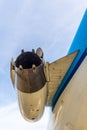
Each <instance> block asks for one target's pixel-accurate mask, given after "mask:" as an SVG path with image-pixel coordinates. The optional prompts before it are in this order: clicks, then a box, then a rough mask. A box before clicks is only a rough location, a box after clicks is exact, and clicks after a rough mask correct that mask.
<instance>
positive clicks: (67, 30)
mask: <svg viewBox="0 0 87 130" xmlns="http://www.w3.org/2000/svg"><path fill="white" fill-rule="evenodd" d="M86 8H87V1H86V0H72V1H70V0H0V59H1V60H0V129H1V130H7V129H9V130H15V129H20V130H29V129H30V130H47V124H48V122H49V118H50V110H49V108H46V110H45V112H44V115H43V117H42V119H41V120H40V121H39V122H37V123H34V124H30V123H28V122H27V121H25V120H24V119H23V118H22V116H21V114H20V112H19V109H18V105H17V99H16V93H15V91H14V89H13V86H12V83H11V80H10V69H9V68H10V61H11V58H12V57H14V58H16V57H17V56H18V55H19V54H20V51H21V49H24V50H25V51H28V50H29V51H31V50H32V48H34V49H36V48H37V47H41V48H42V49H43V51H44V58H45V61H49V62H52V61H54V60H56V59H59V58H60V57H62V56H64V55H66V54H67V51H68V49H69V47H70V44H71V43H72V40H73V37H74V35H75V33H76V31H77V28H78V26H79V24H80V21H81V19H82V16H83V14H84V12H85V10H86Z"/></svg>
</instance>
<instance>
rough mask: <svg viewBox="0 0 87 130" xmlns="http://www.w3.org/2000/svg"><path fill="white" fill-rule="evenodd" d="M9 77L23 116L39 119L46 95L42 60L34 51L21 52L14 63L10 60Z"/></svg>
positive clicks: (32, 119)
mask: <svg viewBox="0 0 87 130" xmlns="http://www.w3.org/2000/svg"><path fill="white" fill-rule="evenodd" d="M13 75H14V76H15V77H14V76H13ZM11 77H12V81H13V84H14V87H15V89H16V92H17V97H18V103H19V108H20V111H21V113H22V115H23V117H24V118H25V119H26V120H29V121H36V120H38V119H40V117H41V116H42V115H43V112H44V108H45V103H46V97H47V87H46V79H45V75H44V63H43V60H42V59H41V58H40V57H39V56H38V55H37V54H36V53H35V52H22V53H21V54H20V55H19V56H18V57H17V59H16V61H15V62H14V65H13V62H11ZM13 77H14V78H13Z"/></svg>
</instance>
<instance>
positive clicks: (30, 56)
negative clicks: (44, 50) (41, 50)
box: [15, 52, 41, 69]
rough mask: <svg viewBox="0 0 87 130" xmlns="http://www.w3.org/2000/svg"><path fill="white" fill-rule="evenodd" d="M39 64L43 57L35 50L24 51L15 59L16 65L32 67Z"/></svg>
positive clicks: (25, 67) (26, 67)
mask: <svg viewBox="0 0 87 130" xmlns="http://www.w3.org/2000/svg"><path fill="white" fill-rule="evenodd" d="M33 64H34V65H35V66H38V65H40V64H41V59H40V58H39V56H38V55H36V54H35V53H33V52H24V53H22V54H21V55H19V56H18V57H17V59H16V61H15V65H16V67H19V65H22V67H23V68H24V69H29V68H32V65H33Z"/></svg>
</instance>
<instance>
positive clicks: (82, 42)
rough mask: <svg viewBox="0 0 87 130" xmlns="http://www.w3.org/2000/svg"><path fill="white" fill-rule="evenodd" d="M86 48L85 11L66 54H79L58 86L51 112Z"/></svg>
mask: <svg viewBox="0 0 87 130" xmlns="http://www.w3.org/2000/svg"><path fill="white" fill-rule="evenodd" d="M86 48H87V10H86V11H85V14H84V16H83V19H82V21H81V23H80V26H79V28H78V30H77V33H76V35H75V38H74V40H73V42H72V45H71V47H70V49H69V52H68V54H71V53H72V52H74V51H77V50H80V52H79V53H78V55H77V57H76V58H75V60H74V62H73V63H72V65H71V67H70V68H69V70H68V72H67V73H66V75H65V77H64V79H63V81H62V83H61V84H60V86H59V88H58V90H57V92H56V94H55V96H54V98H53V101H52V110H53V109H54V107H55V104H56V102H57V100H58V98H59V96H60V95H61V93H62V92H63V90H64V89H65V87H66V85H67V84H68V82H69V81H70V79H71V78H72V76H73V75H74V73H75V72H76V70H77V69H78V67H79V65H80V64H81V62H82V61H83V59H84V56H85V54H86Z"/></svg>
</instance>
